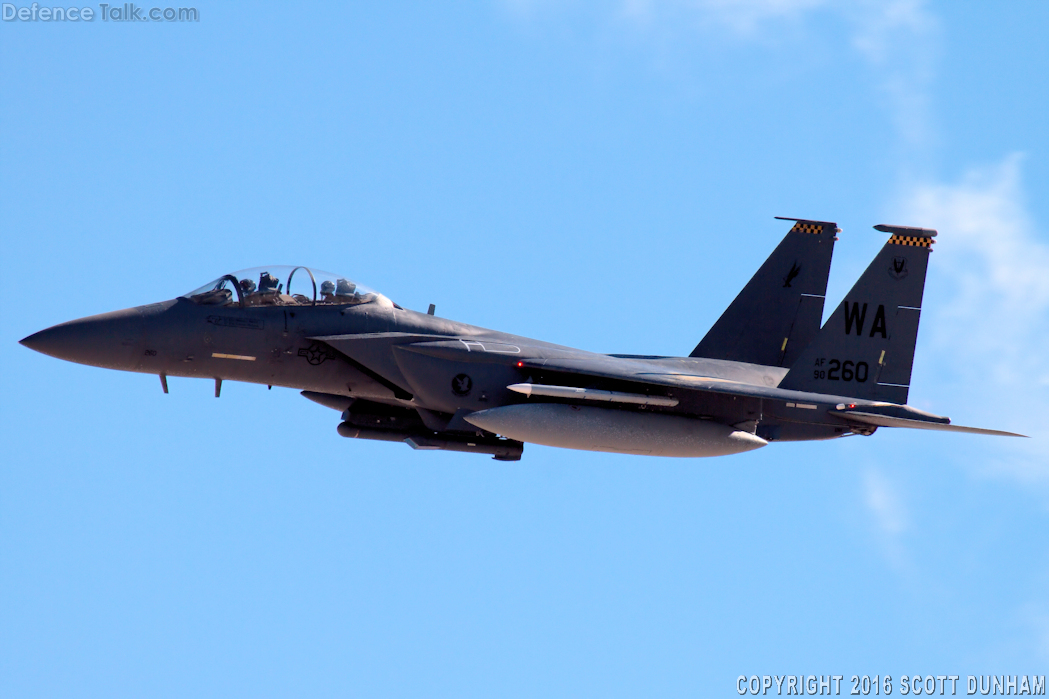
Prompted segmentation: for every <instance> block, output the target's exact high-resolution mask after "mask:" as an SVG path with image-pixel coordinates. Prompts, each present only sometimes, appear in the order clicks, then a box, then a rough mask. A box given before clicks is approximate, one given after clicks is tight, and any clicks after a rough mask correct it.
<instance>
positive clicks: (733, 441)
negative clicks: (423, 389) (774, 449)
mask: <svg viewBox="0 0 1049 699" xmlns="http://www.w3.org/2000/svg"><path fill="white" fill-rule="evenodd" d="M463 419H465V420H466V421H467V422H469V423H470V424H471V425H475V426H477V427H480V428H481V429H483V430H487V431H489V432H494V433H496V434H501V435H503V436H504V437H509V438H510V439H516V440H518V441H521V442H531V443H533V444H545V445H547V446H551V447H563V448H566V449H583V450H586V451H607V452H616V453H620V454H646V455H651V456H724V455H726V454H738V453H741V452H744V451H751V450H752V449H758V448H760V447H763V446H765V445H766V444H768V442H766V441H765V440H764V439H762V438H761V437H758V436H757V435H754V434H751V433H750V432H743V431H741V430H736V429H734V428H732V427H729V426H728V425H722V424H721V423H718V422H712V421H710V420H697V419H695V418H691V417H684V416H682V415H664V414H659V413H645V412H634V411H630V410H615V409H612V408H598V407H592V406H589V405H566V404H561V403H523V404H520V405H507V406H503V407H501V408H492V409H490V410H481V411H479V412H476V413H471V414H470V415H467V416H466V417H465V418H463Z"/></svg>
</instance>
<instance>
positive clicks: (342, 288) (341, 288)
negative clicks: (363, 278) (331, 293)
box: [335, 279, 357, 296]
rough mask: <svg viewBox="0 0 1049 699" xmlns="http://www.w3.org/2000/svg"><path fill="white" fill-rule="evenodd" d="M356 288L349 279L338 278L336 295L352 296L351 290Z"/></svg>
mask: <svg viewBox="0 0 1049 699" xmlns="http://www.w3.org/2000/svg"><path fill="white" fill-rule="evenodd" d="M356 290H357V285H356V284H354V283H353V282H351V281H350V280H349V279H340V280H339V285H338V286H337V287H336V289H335V295H336V296H353V292H354V291H356Z"/></svg>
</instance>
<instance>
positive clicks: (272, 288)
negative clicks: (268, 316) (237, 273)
mask: <svg viewBox="0 0 1049 699" xmlns="http://www.w3.org/2000/svg"><path fill="white" fill-rule="evenodd" d="M280 287H281V284H280V280H279V279H277V278H276V277H275V276H273V275H272V274H270V273H269V272H263V273H262V274H260V275H259V290H258V292H257V293H255V294H254V295H253V298H254V302H255V303H257V304H265V305H270V304H276V303H278V302H279V300H280Z"/></svg>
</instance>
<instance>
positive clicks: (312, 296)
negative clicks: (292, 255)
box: [183, 266, 394, 307]
mask: <svg viewBox="0 0 1049 699" xmlns="http://www.w3.org/2000/svg"><path fill="white" fill-rule="evenodd" d="M183 298H187V299H189V300H190V301H193V302H194V303H199V304H201V305H204V306H229V305H233V304H238V305H240V306H241V307H247V306H356V305H361V304H365V303H375V304H378V305H380V306H387V307H392V306H393V305H394V304H393V302H391V301H390V299H388V298H386V297H385V296H383V295H382V294H380V293H378V292H377V291H374V290H372V289H369V288H368V287H366V286H364V285H362V284H357V283H356V282H354V281H351V280H350V279H348V278H346V277H343V276H340V275H338V274H332V273H330V272H324V271H321V270H319V269H312V268H310V267H290V266H271V267H254V268H252V269H245V270H241V271H240V272H234V273H233V274H226V275H224V276H221V277H219V278H218V279H216V280H215V281H213V282H210V283H208V284H205V285H204V286H202V287H200V288H199V289H195V290H193V291H191V292H189V293H188V294H185V295H183Z"/></svg>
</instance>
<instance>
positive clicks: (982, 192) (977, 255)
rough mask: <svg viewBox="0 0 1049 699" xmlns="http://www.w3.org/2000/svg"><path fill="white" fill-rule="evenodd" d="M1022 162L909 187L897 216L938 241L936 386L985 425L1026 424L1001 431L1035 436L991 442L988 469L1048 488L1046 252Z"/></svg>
mask: <svg viewBox="0 0 1049 699" xmlns="http://www.w3.org/2000/svg"><path fill="white" fill-rule="evenodd" d="M1022 161H1023V158H1022V157H1021V156H1020V155H1019V154H1013V155H1010V156H1008V157H1006V158H1005V159H1004V160H1002V161H1001V162H1000V163H997V164H994V165H991V166H988V167H984V168H974V169H971V170H970V171H968V172H967V173H966V174H965V175H964V176H963V177H961V178H960V180H959V181H957V182H953V183H942V182H926V183H919V184H915V185H910V186H907V187H905V188H904V194H903V195H902V196H901V201H900V203H899V204H898V206H897V207H896V210H897V211H898V212H899V216H900V220H902V221H910V222H915V223H916V224H918V225H922V226H928V227H932V228H937V229H938V230H939V231H940V233H941V234H940V236H939V238H938V239H937V240H938V242H937V244H936V248H935V254H934V255H933V259H932V265H931V266H930V272H929V276H930V281H929V284H928V286H927V289H928V291H927V294H926V303H925V304H924V305H925V308H926V311H925V316H924V318H923V322H922V325H923V332H925V333H928V338H929V344H931V345H932V346H931V347H930V349H931V355H932V356H935V357H937V362H936V364H935V368H934V373H935V374H936V375H937V378H938V384H939V385H940V386H942V387H944V390H945V391H947V392H949V393H955V394H957V395H956V399H957V401H958V402H959V404H961V405H965V406H966V412H967V414H968V415H970V416H972V417H974V418H978V419H981V420H986V421H987V422H988V423H989V424H991V425H995V424H999V425H1000V424H1001V423H1002V421H1003V420H1021V419H1023V420H1026V425H1022V424H1021V425H1017V424H1012V423H1010V424H1007V425H1003V426H1004V427H1006V428H1009V427H1014V428H1021V429H1022V428H1024V427H1026V428H1027V429H1028V430H1035V431H1036V432H1037V434H1035V435H1034V436H1035V437H1037V438H1036V439H1034V440H1030V441H1026V440H1025V442H1023V443H1016V442H1011V443H1009V444H996V446H995V450H996V453H997V454H999V455H1000V456H998V457H995V458H993V459H992V462H991V463H990V464H989V467H991V468H992V469H993V470H995V471H998V472H1002V471H1004V472H1008V473H1009V474H1010V475H1012V476H1015V477H1018V478H1020V479H1021V480H1023V481H1024V482H1030V481H1045V482H1049V430H1046V429H1045V428H1044V427H1042V426H1041V420H1040V419H1037V416H1040V415H1044V414H1045V413H1046V411H1049V365H1047V363H1046V361H1045V358H1046V356H1047V355H1046V351H1045V348H1046V347H1049V274H1047V273H1046V270H1049V244H1047V243H1046V242H1045V241H1046V238H1045V236H1044V235H1043V234H1040V231H1039V230H1038V228H1037V226H1036V224H1035V222H1034V221H1032V220H1031V217H1030V215H1029V214H1028V212H1027V207H1026V204H1025V198H1024V192H1023V185H1022V168H1021V165H1022ZM1003 396H1008V401H1009V402H1008V404H1006V405H1003V404H1002V400H1003V398H1002V397H1003ZM1022 455H1026V456H1027V458H1017V457H1018V456H1022Z"/></svg>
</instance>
